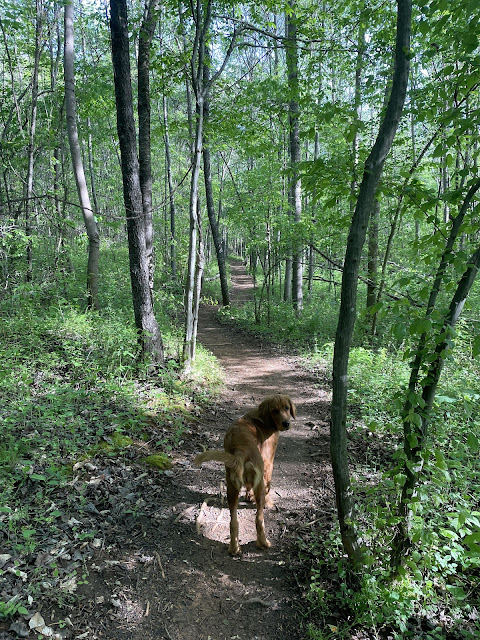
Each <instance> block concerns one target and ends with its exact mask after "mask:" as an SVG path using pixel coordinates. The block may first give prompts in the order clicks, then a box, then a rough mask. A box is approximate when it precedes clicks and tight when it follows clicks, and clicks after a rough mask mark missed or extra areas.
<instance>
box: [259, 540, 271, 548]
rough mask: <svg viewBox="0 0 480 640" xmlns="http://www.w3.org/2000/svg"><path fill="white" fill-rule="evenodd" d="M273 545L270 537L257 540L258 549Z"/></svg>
mask: <svg viewBox="0 0 480 640" xmlns="http://www.w3.org/2000/svg"><path fill="white" fill-rule="evenodd" d="M271 546H272V543H271V542H270V540H269V539H268V538H263V539H262V540H257V548H258V549H269V548H270V547H271Z"/></svg>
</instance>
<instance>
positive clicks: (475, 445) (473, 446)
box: [467, 433, 480, 453]
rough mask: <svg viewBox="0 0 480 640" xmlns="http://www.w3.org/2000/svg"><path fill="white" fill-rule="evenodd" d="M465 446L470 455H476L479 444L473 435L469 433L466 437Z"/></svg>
mask: <svg viewBox="0 0 480 640" xmlns="http://www.w3.org/2000/svg"><path fill="white" fill-rule="evenodd" d="M467 444H468V447H469V449H470V450H471V451H472V453H476V452H477V451H478V449H479V446H480V443H479V442H478V438H477V436H476V435H475V434H474V433H469V434H468V437H467Z"/></svg>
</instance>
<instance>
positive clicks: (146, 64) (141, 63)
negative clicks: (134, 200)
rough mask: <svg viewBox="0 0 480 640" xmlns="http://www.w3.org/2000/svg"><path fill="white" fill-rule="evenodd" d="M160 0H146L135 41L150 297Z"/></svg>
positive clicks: (140, 153)
mask: <svg viewBox="0 0 480 640" xmlns="http://www.w3.org/2000/svg"><path fill="white" fill-rule="evenodd" d="M159 11H160V0H146V3H145V12H144V16H143V20H142V24H141V25H140V34H139V41H138V63H137V67H138V80H137V83H138V160H139V172H140V188H141V190H142V203H143V217H144V223H145V251H146V254H147V262H148V279H149V284H150V291H151V292H152V296H153V271H154V265H153V260H154V258H153V215H152V158H151V155H152V154H151V126H150V124H151V123H150V50H151V45H152V38H153V34H154V33H155V26H156V24H157V22H158V18H159Z"/></svg>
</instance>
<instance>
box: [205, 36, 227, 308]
mask: <svg viewBox="0 0 480 640" xmlns="http://www.w3.org/2000/svg"><path fill="white" fill-rule="evenodd" d="M209 81H210V55H209V52H208V48H207V49H206V52H205V62H204V65H203V83H204V86H208V83H209ZM208 116H209V101H208V96H207V97H206V98H205V102H204V105H203V119H204V129H205V128H206V127H207V123H208ZM203 177H204V181H205V198H206V201H207V212H208V219H209V222H210V231H211V232H212V238H213V244H214V246H215V252H216V254H217V264H218V273H219V274H220V287H221V291H222V304H223V305H224V306H228V305H229V304H230V296H229V293H228V280H227V267H226V264H225V254H224V252H223V244H222V238H221V236H220V232H219V229H218V223H217V217H216V213H215V204H214V201H213V187H212V165H211V162H210V147H209V144H208V137H207V133H206V132H204V134H203Z"/></svg>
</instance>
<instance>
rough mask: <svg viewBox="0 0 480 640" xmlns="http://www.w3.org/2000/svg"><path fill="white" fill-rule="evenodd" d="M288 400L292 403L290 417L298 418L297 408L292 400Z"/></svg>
mask: <svg viewBox="0 0 480 640" xmlns="http://www.w3.org/2000/svg"><path fill="white" fill-rule="evenodd" d="M288 400H289V402H290V415H291V416H292V418H296V417H297V407H296V406H295V405H294V404H293V402H292V401H291V400H290V398H289V399H288Z"/></svg>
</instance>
